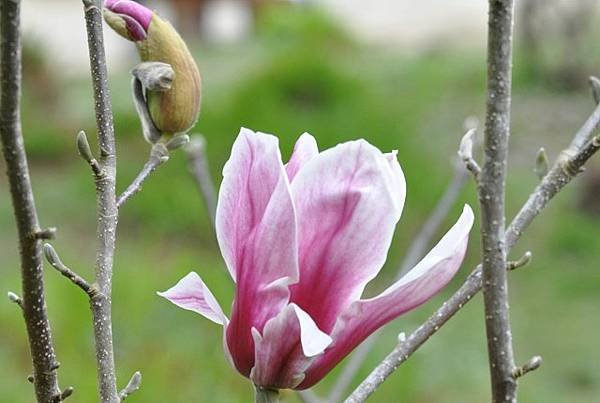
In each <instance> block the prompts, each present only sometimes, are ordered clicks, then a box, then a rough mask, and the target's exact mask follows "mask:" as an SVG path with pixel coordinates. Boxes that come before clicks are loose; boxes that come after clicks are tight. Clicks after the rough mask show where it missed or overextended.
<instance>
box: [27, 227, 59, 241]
mask: <svg viewBox="0 0 600 403" xmlns="http://www.w3.org/2000/svg"><path fill="white" fill-rule="evenodd" d="M55 236H56V227H48V228H44V229H40V230H37V231H35V232H34V233H33V234H31V238H32V239H34V240H39V239H41V240H48V239H54V237H55Z"/></svg>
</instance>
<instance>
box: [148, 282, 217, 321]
mask: <svg viewBox="0 0 600 403" xmlns="http://www.w3.org/2000/svg"><path fill="white" fill-rule="evenodd" d="M157 294H158V295H160V296H161V297H163V298H166V299H168V300H169V301H171V302H172V303H174V304H175V305H177V306H178V307H180V308H183V309H187V310H188V311H193V312H196V313H199V314H200V315H202V316H204V317H205V318H207V319H209V320H211V321H213V322H215V323H218V324H219V325H224V326H226V325H227V323H228V319H227V317H226V316H225V314H224V313H223V310H222V309H221V306H220V305H219V303H218V302H217V300H216V299H215V297H214V295H213V294H212V293H211V292H210V290H209V289H208V287H207V286H206V284H204V281H202V279H201V278H200V276H199V275H198V274H197V273H196V272H191V273H189V274H188V275H187V276H185V277H184V278H182V279H181V280H179V282H178V283H177V284H175V285H174V286H173V287H171V288H169V289H168V290H167V291H163V292H157Z"/></svg>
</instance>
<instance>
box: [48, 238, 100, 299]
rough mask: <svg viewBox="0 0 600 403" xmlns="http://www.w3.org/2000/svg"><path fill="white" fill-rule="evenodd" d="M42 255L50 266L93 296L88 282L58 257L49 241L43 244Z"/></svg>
mask: <svg viewBox="0 0 600 403" xmlns="http://www.w3.org/2000/svg"><path fill="white" fill-rule="evenodd" d="M43 249H44V256H46V260H47V261H48V263H50V265H51V266H52V267H54V268H55V269H56V270H57V271H58V272H59V273H60V274H62V275H63V276H65V277H66V278H68V279H69V280H71V282H72V283H73V284H75V285H76V286H77V287H79V288H81V289H82V290H83V291H84V292H85V293H86V294H87V295H89V296H90V297H93V296H94V292H93V289H92V287H91V286H90V285H89V284H88V282H87V281H86V280H85V279H84V278H83V277H81V276H80V275H78V274H77V273H75V272H74V271H73V270H71V269H69V268H68V267H67V266H66V265H65V264H64V263H63V262H62V260H61V259H60V257H59V256H58V253H56V251H55V250H54V248H53V247H52V245H50V244H49V243H47V244H44V248H43Z"/></svg>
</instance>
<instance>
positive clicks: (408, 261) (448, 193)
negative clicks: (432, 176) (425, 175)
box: [327, 162, 468, 402]
mask: <svg viewBox="0 0 600 403" xmlns="http://www.w3.org/2000/svg"><path fill="white" fill-rule="evenodd" d="M453 165H454V175H453V177H452V180H451V182H450V184H449V185H448V187H447V188H446V190H445V191H444V194H443V196H442V198H441V199H440V200H439V202H438V203H437V205H436V206H435V208H434V209H433V211H432V213H431V215H430V216H429V218H427V221H425V224H424V225H423V226H422V227H421V231H420V232H419V233H418V234H417V236H416V237H415V238H414V240H413V241H412V242H411V244H410V246H409V247H408V250H407V252H406V254H405V255H404V258H403V259H402V262H401V263H400V264H399V265H398V270H397V272H396V279H399V278H400V277H402V276H403V275H404V274H406V272H408V271H409V270H410V269H411V268H412V267H413V266H414V265H415V264H416V263H417V262H418V261H419V259H421V258H422V257H423V256H424V254H425V252H426V251H427V247H428V246H429V245H430V244H431V241H432V239H433V237H434V236H435V234H436V233H437V232H438V230H439V228H440V226H441V225H442V223H443V222H444V220H445V219H446V217H448V214H449V213H450V210H451V209H452V206H454V204H455V203H456V200H457V199H458V196H459V195H460V192H461V190H462V189H463V187H464V185H465V184H466V183H467V179H468V175H467V170H466V169H465V168H464V166H463V165H462V164H460V163H458V162H456V163H454V164H453ZM380 334H381V333H380V332H377V333H375V334H373V335H371V336H370V337H369V338H368V339H367V340H365V341H364V342H363V343H361V344H360V345H359V346H358V347H357V348H356V350H355V351H354V352H353V353H352V356H351V357H350V359H349V360H348V363H347V364H346V366H345V367H344V369H343V370H342V373H341V374H340V375H339V376H338V378H337V380H336V383H335V384H334V385H333V387H332V389H331V391H330V392H329V395H328V396H327V401H328V402H338V401H340V399H341V398H342V396H343V395H344V393H345V392H346V390H347V389H348V386H350V383H351V382H352V380H353V379H354V377H355V376H356V373H357V372H358V371H359V370H360V368H361V366H362V364H363V363H364V361H365V359H366V358H367V356H368V354H369V352H370V351H371V349H372V348H373V346H374V345H375V343H376V342H377V340H378V339H379V336H380Z"/></svg>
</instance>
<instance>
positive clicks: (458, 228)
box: [300, 205, 473, 388]
mask: <svg viewBox="0 0 600 403" xmlns="http://www.w3.org/2000/svg"><path fill="white" fill-rule="evenodd" d="M472 225H473V211H472V210H471V208H470V207H469V206H468V205H467V206H465V208H464V210H463V213H462V215H461V216H460V218H459V219H458V221H457V222H456V224H454V226H453V227H452V228H451V229H450V230H449V231H448V232H447V233H446V235H444V237H443V238H442V239H441V240H440V242H439V243H438V244H437V245H436V246H435V247H434V248H433V249H432V250H431V251H430V252H429V253H428V254H427V256H425V257H424V258H423V259H422V260H421V262H419V263H418V264H417V265H416V266H415V267H414V268H413V269H412V270H411V271H410V272H408V273H407V274H406V275H405V276H404V277H402V278H401V279H400V280H398V281H397V282H396V283H395V284H393V285H392V286H391V287H389V288H388V289H386V290H385V291H384V292H382V293H381V294H379V295H378V296H376V297H374V298H370V299H366V300H359V301H356V302H354V303H353V304H352V305H351V306H350V307H349V308H348V309H347V310H346V311H345V312H344V313H343V314H342V315H341V316H340V319H339V320H338V322H337V323H336V325H335V329H334V331H333V334H332V337H333V340H334V342H333V344H332V345H331V347H330V348H329V349H328V350H327V351H326V352H325V354H324V355H322V356H320V357H319V358H318V359H317V360H316V361H315V362H314V363H313V364H312V365H311V367H310V368H309V370H308V371H307V372H306V378H305V380H304V381H303V383H302V384H301V385H300V388H308V387H311V386H312V385H314V384H315V383H317V382H318V381H319V380H320V379H321V378H322V377H323V376H325V374H327V373H328V372H329V371H331V369H333V368H334V367H335V366H336V365H337V364H338V363H339V362H340V361H341V360H342V359H343V358H344V357H345V356H346V355H348V354H349V353H350V352H351V351H352V350H353V349H354V348H355V347H356V346H357V345H358V344H360V343H361V342H362V341H363V340H365V339H366V338H367V337H368V336H369V335H371V334H372V333H373V332H374V331H376V330H377V329H379V328H380V327H381V326H383V325H385V324H386V323H388V322H389V321H391V320H393V319H395V318H397V317H398V316H400V315H402V314H403V313H406V312H408V311H410V310H412V309H414V308H416V307H418V306H419V305H421V304H423V303H424V302H426V301H427V300H429V299H430V298H431V297H433V296H434V295H435V294H437V293H438V292H439V291H440V290H441V289H442V288H443V287H444V286H446V284H448V283H449V282H450V280H451V279H452V277H454V274H455V273H456V272H457V271H458V269H459V267H460V265H461V263H462V260H463V258H464V256H465V252H466V249H467V243H468V237H469V231H470V230H471V227H472Z"/></svg>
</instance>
